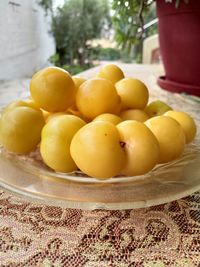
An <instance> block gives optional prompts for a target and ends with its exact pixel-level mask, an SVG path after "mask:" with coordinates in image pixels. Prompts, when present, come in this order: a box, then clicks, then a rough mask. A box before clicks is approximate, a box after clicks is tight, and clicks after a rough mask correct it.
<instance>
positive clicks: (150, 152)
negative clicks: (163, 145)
mask: <svg viewBox="0 0 200 267" xmlns="http://www.w3.org/2000/svg"><path fill="white" fill-rule="evenodd" d="M117 129H118V131H119V133H120V140H121V142H122V143H123V144H124V145H123V147H124V150H125V152H126V164H125V167H124V169H123V170H122V174H125V175H128V176H134V175H142V174H145V173H147V172H149V171H150V170H151V169H153V167H154V166H155V165H156V164H157V163H158V159H159V153H160V149H159V144H158V141H157V139H156V137H155V136H154V135H153V133H152V132H151V131H150V130H149V128H148V127H147V126H146V125H145V124H143V123H142V122H138V121H133V120H132V121H131V120H129V121H123V122H121V123H120V124H118V125H117Z"/></svg>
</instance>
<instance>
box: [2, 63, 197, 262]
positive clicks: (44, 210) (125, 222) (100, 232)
mask: <svg viewBox="0 0 200 267" xmlns="http://www.w3.org/2000/svg"><path fill="white" fill-rule="evenodd" d="M121 66H122V68H123V70H124V71H125V73H126V75H127V76H132V77H138V78H140V79H142V80H144V81H145V82H146V83H147V85H148V86H149V89H150V90H151V98H152V99H153V98H155V97H156V98H159V99H161V100H165V101H167V102H168V103H169V104H170V105H172V107H174V108H175V107H177V108H179V109H181V110H185V111H188V112H189V113H190V114H191V115H192V116H193V117H194V118H195V120H196V122H197V124H198V128H199V126H200V118H199V108H200V104H199V102H198V99H193V98H191V97H189V96H187V97H186V96H182V95H178V96H177V97H176V98H174V97H173V94H170V93H167V92H165V91H163V90H160V89H159V88H158V86H157V85H156V78H155V77H156V75H158V74H159V72H160V68H159V67H158V66H137V65H121ZM96 71H97V69H96V68H95V69H92V70H89V71H86V72H85V73H83V74H82V75H84V76H85V77H91V76H93V74H94V73H95V72H96ZM27 84H28V80H21V81H12V82H5V83H2V84H0V95H1V105H5V104H6V103H8V102H10V101H11V100H12V99H17V98H23V97H26V96H27V94H28V90H27ZM198 130H199V129H198ZM0 266H2V267H3V266H6V267H17V266H19V267H21V266H27V267H30V266H38V267H39V266H41V267H61V266H67V267H82V266H84V267H165V266H170V267H171V266H172V267H181V266H183V267H193V266H200V192H196V193H194V194H192V195H190V196H188V197H186V198H184V199H180V200H177V201H174V202H170V203H167V204H163V205H158V206H154V207H150V208H144V209H136V210H117V211H105V210H94V211H83V210H77V209H67V208H63V207H57V206H52V205H47V204H42V203H41V204H40V203H37V202H35V201H34V200H33V201H30V200H27V199H26V198H25V197H23V196H16V195H14V193H12V192H8V191H5V190H4V189H1V190H0Z"/></svg>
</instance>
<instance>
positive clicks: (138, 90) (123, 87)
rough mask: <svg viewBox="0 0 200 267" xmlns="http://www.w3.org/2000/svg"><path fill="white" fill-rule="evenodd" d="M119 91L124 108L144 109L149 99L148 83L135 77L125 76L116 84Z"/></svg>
mask: <svg viewBox="0 0 200 267" xmlns="http://www.w3.org/2000/svg"><path fill="white" fill-rule="evenodd" d="M115 86H116V89H117V93H118V95H119V96H120V97H121V101H122V110H124V109H144V108H145V106H146V105H147V102H148V99H149V92H148V89H147V87H146V85H145V84H144V83H143V82H142V81H140V80H138V79H133V78H124V79H122V80H120V81H119V82H117V83H116V84H115Z"/></svg>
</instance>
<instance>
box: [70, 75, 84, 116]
mask: <svg viewBox="0 0 200 267" xmlns="http://www.w3.org/2000/svg"><path fill="white" fill-rule="evenodd" d="M72 80H73V82H74V84H75V87H76V91H77V90H78V88H79V87H80V85H81V84H82V83H84V82H85V81H86V79H85V78H83V77H79V76H72ZM70 109H71V110H72V111H73V110H74V111H77V107H76V102H75V100H74V103H73V105H72V106H71V107H70ZM74 115H76V114H74Z"/></svg>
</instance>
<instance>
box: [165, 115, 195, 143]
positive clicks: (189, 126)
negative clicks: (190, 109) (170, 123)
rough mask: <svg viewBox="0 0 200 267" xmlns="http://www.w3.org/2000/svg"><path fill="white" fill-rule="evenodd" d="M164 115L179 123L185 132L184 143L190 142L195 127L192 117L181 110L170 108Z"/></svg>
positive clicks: (193, 135)
mask: <svg viewBox="0 0 200 267" xmlns="http://www.w3.org/2000/svg"><path fill="white" fill-rule="evenodd" d="M164 115H165V116H169V117H171V118H173V119H175V120H176V121H177V122H178V123H180V125H181V127H182V128H183V131H184V133H185V137H186V143H187V144H188V143H190V142H192V140H193V139H194V138H195V135H196V131H197V127H196V124H195V122H194V120H193V118H192V117H191V116H190V115H189V114H187V113H185V112H181V111H174V110H171V111H167V112H166V113H165V114H164Z"/></svg>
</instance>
